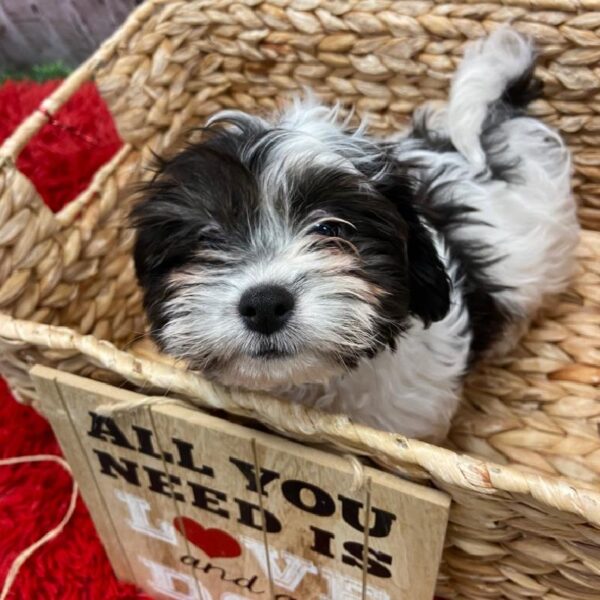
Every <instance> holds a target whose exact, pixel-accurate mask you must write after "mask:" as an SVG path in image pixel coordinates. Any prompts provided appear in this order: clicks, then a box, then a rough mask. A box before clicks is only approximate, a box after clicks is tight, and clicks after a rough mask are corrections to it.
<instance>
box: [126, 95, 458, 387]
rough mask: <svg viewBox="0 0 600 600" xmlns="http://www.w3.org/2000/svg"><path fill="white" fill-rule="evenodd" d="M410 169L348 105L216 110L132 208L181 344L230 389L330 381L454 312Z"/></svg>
mask: <svg viewBox="0 0 600 600" xmlns="http://www.w3.org/2000/svg"><path fill="white" fill-rule="evenodd" d="M414 194H415V191H414V189H413V186H412V185H411V182H410V180H409V179H408V178H407V176H406V175H405V173H403V170H402V168H401V167H400V166H399V164H398V163H397V162H396V161H394V160H391V159H390V158H389V157H388V156H387V155H386V152H385V151H384V150H382V148H381V147H380V146H378V145H377V144H375V143H374V142H372V141H369V140H368V139H367V138H365V137H364V136H363V135H362V133H361V132H360V131H359V132H356V131H355V132H350V131H348V130H346V128H345V126H344V124H339V123H338V122H337V114H336V111H335V109H334V110H330V109H325V108H323V107H321V106H316V105H311V104H297V105H295V106H294V107H292V108H291V109H290V110H289V111H288V112H287V113H285V114H284V115H283V116H282V117H281V118H280V119H279V120H278V122H277V123H275V124H269V123H267V122H265V121H263V120H261V119H259V118H256V117H250V116H248V115H245V114H243V113H236V112H226V113H221V114H219V115H217V116H216V117H215V118H214V119H213V120H212V121H211V122H210V123H209V125H208V127H207V130H206V132H205V135H204V139H203V141H202V142H201V143H198V144H195V145H191V146H189V147H188V148H187V149H185V150H184V151H182V152H181V153H179V154H177V155H176V156H174V157H173V158H171V159H168V160H163V161H161V162H160V164H159V165H158V168H157V173H156V176H155V177H154V179H153V180H152V181H151V182H150V183H149V184H147V185H146V186H145V187H144V189H143V197H142V199H141V201H140V202H139V203H138V204H137V205H136V207H135V209H134V211H133V221H134V225H135V226H136V228H137V241H136V246H135V264H136V270H137V274H138V278H139V281H140V283H141V285H142V288H143V290H144V301H145V307H146V310H147V314H148V317H149V320H150V323H151V327H152V333H153V336H154V338H155V340H156V341H157V343H158V344H159V346H160V347H161V348H162V349H163V350H164V351H166V352H168V353H170V354H172V355H174V356H178V357H181V358H184V359H186V360H187V361H188V362H189V363H190V365H191V366H192V367H194V368H198V369H201V370H202V371H204V373H205V374H206V375H208V376H209V377H212V378H215V379H218V380H220V381H221V382H223V383H226V384H232V385H240V386H244V387H250V388H259V389H269V388H272V387H275V386H279V385H283V384H290V383H291V384H300V383H305V382H322V381H325V380H327V379H328V378H330V377H332V376H333V375H335V374H337V373H339V372H341V371H344V370H347V369H351V368H353V367H355V366H356V365H357V363H358V362H359V361H360V359H362V358H364V357H371V356H373V355H375V354H376V353H377V352H378V351H380V350H381V349H383V348H385V347H392V348H393V347H394V345H395V340H396V338H397V337H398V336H399V335H401V333H402V331H403V329H404V328H405V326H406V324H407V322H408V319H409V318H410V317H411V316H416V317H418V318H420V319H422V320H423V322H424V323H425V324H426V325H427V324H429V323H430V322H432V321H436V320H439V319H441V318H442V317H443V316H444V315H445V313H446V312H447V310H448V304H449V289H448V287H449V284H448V281H447V277H446V274H445V271H444V268H443V265H442V264H441V263H440V261H439V258H438V255H437V252H436V250H435V248H434V246H433V244H432V241H431V239H430V236H429V233H428V231H427V229H426V228H425V227H424V226H423V224H422V223H421V220H420V219H419V217H418V215H417V213H416V212H415V208H414V200H415V199H414Z"/></svg>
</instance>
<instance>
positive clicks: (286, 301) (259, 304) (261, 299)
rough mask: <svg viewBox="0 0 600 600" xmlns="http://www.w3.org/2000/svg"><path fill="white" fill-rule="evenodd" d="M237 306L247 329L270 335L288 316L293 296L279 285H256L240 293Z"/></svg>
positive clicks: (280, 326) (279, 327) (290, 312)
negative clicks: (240, 296)
mask: <svg viewBox="0 0 600 600" xmlns="http://www.w3.org/2000/svg"><path fill="white" fill-rule="evenodd" d="M238 308H239V311H240V315H242V318H243V319H244V323H245V324H246V327H248V329H251V330H252V331H258V333H263V334H264V335H271V334H272V333H275V332H276V331H279V330H280V329H281V328H282V327H283V326H284V325H285V324H286V323H287V321H288V319H289V318H290V316H291V314H292V311H293V310H294V296H292V294H290V292H288V291H287V290H286V289H285V288H283V287H281V286H280V285H258V286H256V287H253V288H250V289H249V290H246V291H245V292H244V293H243V294H242V298H241V299H240V304H239V307H238Z"/></svg>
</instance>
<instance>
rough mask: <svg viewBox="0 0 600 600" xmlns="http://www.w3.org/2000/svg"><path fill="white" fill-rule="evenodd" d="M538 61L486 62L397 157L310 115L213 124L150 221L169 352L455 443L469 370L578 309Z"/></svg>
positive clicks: (310, 105) (568, 223) (156, 323)
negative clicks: (564, 305) (536, 74)
mask: <svg viewBox="0 0 600 600" xmlns="http://www.w3.org/2000/svg"><path fill="white" fill-rule="evenodd" d="M533 66H534V52H533V50H532V48H531V46H530V44H529V43H528V42H527V41H526V40H525V39H523V38H522V37H521V36H520V35H518V34H517V33H515V32H514V31H513V30H511V29H509V28H502V29H499V30H497V31H496V32H495V33H493V34H492V35H491V36H490V37H489V38H487V39H486V40H483V41H480V42H478V43H475V44H474V45H472V46H471V47H469V49H468V51H467V53H466V56H465V58H464V60H463V62H462V64H461V65H460V67H459V69H458V71H457V73H456V74H455V77H454V80H453V82H452V87H451V92H450V99H449V102H448V104H447V105H444V106H433V105H429V106H425V107H423V108H421V109H420V110H418V111H417V112H416V114H415V115H414V118H413V123H412V126H411V129H410V130H409V131H407V132H404V133H402V134H398V135H396V136H394V137H393V138H391V139H388V140H385V141H381V140H375V139H372V138H369V137H368V136H367V135H366V134H365V132H364V128H359V129H358V130H350V129H349V128H348V126H347V122H344V121H341V120H340V119H339V110H338V109H337V108H326V107H324V106H321V105H319V104H318V103H316V102H315V101H314V100H311V99H308V100H304V101H298V102H296V103H294V104H293V105H292V106H291V107H290V108H289V109H288V110H286V111H285V112H283V114H281V115H279V116H278V117H276V118H275V119H274V120H273V121H266V120H263V119H261V118H259V117H255V116H250V115H247V114H244V113H241V112H236V111H225V112H221V113H219V114H217V115H215V116H214V117H213V118H212V119H211V120H210V122H209V123H208V126H207V129H206V134H205V137H204V140H203V141H202V142H201V143H198V144H194V145H191V146H189V147H187V148H186V149H185V150H183V151H182V152H181V153H179V154H177V155H175V156H174V157H172V158H170V159H167V160H163V161H162V162H161V163H160V165H159V166H158V169H157V173H156V176H155V178H154V179H153V180H152V182H151V183H149V184H147V185H146V186H145V187H144V197H143V199H142V200H141V202H140V203H138V204H137V206H136V208H135V209H134V213H133V219H134V224H135V226H136V227H137V242H136V246H135V264H136V269H137V273H138V277H139V281H140V283H141V285H142V287H143V290H144V298H145V307H146V310H147V313H148V317H149V320H150V323H151V327H152V335H153V336H154V339H155V340H156V341H157V343H158V344H159V346H160V348H161V349H163V350H164V351H165V352H167V353H169V354H172V355H174V356H176V357H180V358H183V359H186V360H187V361H188V363H189V365H190V366H191V367H192V368H194V369H199V370H201V371H202V372H203V373H204V374H205V375H206V376H207V377H209V378H212V379H215V380H218V381H220V382H222V383H224V384H226V385H232V386H239V387H243V388H251V389H259V390H268V391H271V392H274V393H276V394H279V395H280V396H283V397H287V398H290V399H292V400H294V401H299V402H304V403H307V404H310V405H313V406H316V407H319V408H321V409H325V410H328V411H334V412H339V413H345V414H347V415H349V416H350V417H351V418H352V419H354V420H355V421H356V422H362V423H366V424H368V425H371V426H374V427H377V428H381V429H385V430H390V431H395V432H400V433H403V434H405V435H408V436H414V437H420V438H427V439H440V438H443V437H444V436H445V435H446V433H447V430H448V427H449V424H450V419H451V417H452V415H453V414H454V412H455V410H456V407H457V404H458V401H459V397H460V391H461V380H462V378H463V376H464V374H465V371H466V370H467V368H468V366H469V365H470V364H471V362H472V360H473V359H474V358H476V357H478V356H480V355H482V354H483V353H488V354H489V353H491V352H498V351H501V350H504V349H505V348H507V347H508V346H510V345H511V344H513V343H514V342H515V341H516V339H517V335H518V332H520V331H522V329H523V327H522V324H523V323H526V322H527V319H528V318H529V317H530V316H531V315H532V314H533V313H534V312H535V310H536V309H537V308H538V307H539V306H540V303H541V302H542V299H543V297H544V296H545V295H546V294H553V293H556V292H559V291H560V290H562V289H563V288H564V287H565V285H566V284H567V282H568V278H569V275H570V273H571V270H572V265H573V254H574V252H573V251H574V247H575V245H576V243H577V239H578V225H577V220H576V213H575V204H574V202H573V199H572V196H571V192H570V184H569V179H570V159H569V153H568V151H567V149H566V148H565V146H564V144H563V142H562V140H561V138H560V137H559V135H558V134H557V133H556V132H555V131H553V130H552V129H550V128H549V127H547V126H546V125H544V124H543V123H541V122H540V121H538V120H536V119H533V118H529V117H527V116H525V115H524V113H523V110H524V108H525V107H526V105H527V104H528V102H529V101H530V100H531V99H532V98H533V97H534V96H535V95H536V94H537V92H538V91H539V86H538V85H537V82H536V80H535V79H533V77H532V72H533Z"/></svg>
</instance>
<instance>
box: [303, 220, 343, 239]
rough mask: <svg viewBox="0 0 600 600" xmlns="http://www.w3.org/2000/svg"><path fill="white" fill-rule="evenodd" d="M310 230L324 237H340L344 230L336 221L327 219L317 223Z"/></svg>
mask: <svg viewBox="0 0 600 600" xmlns="http://www.w3.org/2000/svg"><path fill="white" fill-rule="evenodd" d="M310 232H311V233H316V234H317V235H322V236H324V237H339V235H340V233H341V232H342V226H341V224H340V223H336V222H335V221H325V222H323V223H318V224H317V225H315V226H314V227H313V228H312V229H311V231H310Z"/></svg>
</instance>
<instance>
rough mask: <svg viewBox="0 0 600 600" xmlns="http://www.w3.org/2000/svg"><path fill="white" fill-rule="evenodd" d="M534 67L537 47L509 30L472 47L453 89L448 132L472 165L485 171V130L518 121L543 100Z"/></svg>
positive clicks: (451, 90) (457, 74) (466, 54)
mask: <svg viewBox="0 0 600 600" xmlns="http://www.w3.org/2000/svg"><path fill="white" fill-rule="evenodd" d="M534 67H535V52H534V50H533V47H532V45H531V44H530V43H529V41H528V40H526V39H525V38H524V37H523V36H521V35H520V34H519V33H517V32H516V31H515V30H514V29H511V28H510V27H501V28H499V29H497V30H496V31H494V32H493V33H492V34H491V35H490V36H489V37H487V38H485V39H483V40H479V41H478V42H476V43H474V44H472V45H471V46H469V47H468V48H467V51H466V52H465V57H464V59H463V61H462V63H461V65H460V67H459V68H458V70H457V72H456V74H455V76H454V79H453V81H452V86H451V89H450V102H449V105H448V129H449V133H450V138H451V140H452V143H453V145H454V147H455V148H456V149H457V150H458V151H459V152H460V153H461V154H462V155H463V156H464V157H465V158H467V160H468V161H469V162H470V163H471V164H473V166H475V167H477V168H483V167H484V166H485V162H486V160H485V153H484V151H483V149H482V147H481V139H480V138H481V133H482V131H483V129H484V127H488V126H490V125H493V124H494V123H498V122H501V121H503V120H505V119H507V118H510V117H511V116H514V115H515V114H517V113H519V112H520V111H522V110H523V109H524V108H526V106H527V105H528V104H529V102H531V101H532V100H534V99H535V98H537V97H538V96H539V95H540V93H541V88H542V86H541V82H540V81H539V80H537V79H535V78H534V76H533V69H534Z"/></svg>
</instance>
